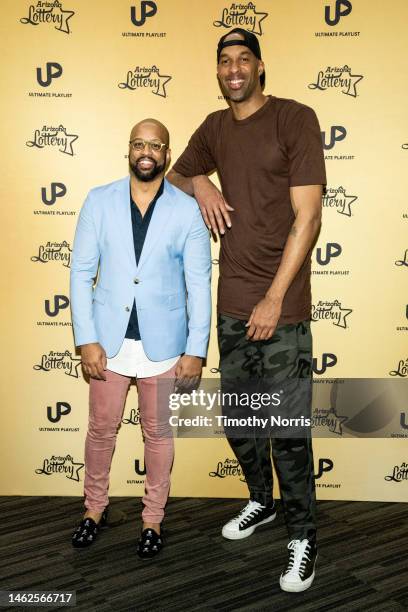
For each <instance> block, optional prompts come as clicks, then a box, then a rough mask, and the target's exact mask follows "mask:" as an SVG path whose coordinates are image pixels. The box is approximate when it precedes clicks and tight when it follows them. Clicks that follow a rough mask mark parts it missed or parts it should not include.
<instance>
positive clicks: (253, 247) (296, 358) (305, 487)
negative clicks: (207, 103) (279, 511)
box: [168, 28, 326, 591]
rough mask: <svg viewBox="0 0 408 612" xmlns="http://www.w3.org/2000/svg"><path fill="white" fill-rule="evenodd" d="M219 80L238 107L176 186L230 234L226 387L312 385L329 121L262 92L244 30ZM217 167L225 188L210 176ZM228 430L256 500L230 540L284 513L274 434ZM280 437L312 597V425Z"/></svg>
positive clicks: (283, 480) (297, 574) (225, 275)
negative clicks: (275, 493)
mask: <svg viewBox="0 0 408 612" xmlns="http://www.w3.org/2000/svg"><path fill="white" fill-rule="evenodd" d="M217 74H218V80H219V83H220V86H221V89H222V91H223V93H224V95H225V96H226V97H227V99H228V101H229V108H228V109H227V110H223V111H217V112H214V113H211V114H210V115H208V117H207V118H206V119H205V121H204V122H203V123H202V125H201V126H200V127H199V128H198V129H197V130H196V132H195V133H194V134H193V136H192V137H191V139H190V141H189V143H188V146H187V148H186V150H185V151H184V153H183V154H182V155H181V157H180V158H179V159H178V160H177V162H176V164H175V165H174V166H173V169H172V170H171V171H170V173H169V174H168V179H169V181H171V182H173V183H174V184H175V185H177V186H178V187H180V188H181V189H183V190H184V191H186V192H187V193H189V194H190V195H194V196H195V198H196V199H197V201H198V203H199V205H200V208H201V212H202V214H203V217H204V220H205V222H206V224H207V226H208V228H209V229H211V230H212V231H218V232H219V234H220V236H221V253H220V276H219V285H218V339H219V347H220V370H221V385H222V388H223V390H231V389H232V388H234V385H235V384H238V383H239V384H240V385H242V384H245V383H248V384H250V383H253V381H254V380H258V381H259V380H263V381H265V380H268V382H269V383H270V382H272V383H273V384H274V385H275V389H276V388H277V387H278V388H279V386H280V387H281V388H282V387H283V386H284V384H285V383H287V382H288V381H292V382H293V381H294V382H295V383H296V381H298V382H300V381H301V380H303V381H304V380H308V381H309V382H310V378H311V363H312V342H311V334H310V314H311V293H310V258H311V248H312V245H313V242H314V240H315V238H316V235H317V233H318V230H319V227H320V218H321V199H322V186H323V185H325V183H326V176H325V167H324V157H323V149H322V142H321V135H320V128H319V124H318V121H317V118H316V115H315V113H314V111H313V110H312V109H311V108H309V107H307V106H305V105H303V104H300V103H298V102H295V101H294V100H287V99H283V98H277V97H275V96H265V95H264V94H263V85H264V81H265V67H264V63H263V61H262V59H261V52H260V48H259V42H258V39H257V38H256V36H255V35H254V34H251V33H249V32H247V31H245V30H242V29H240V28H235V29H234V30H231V31H230V32H229V33H228V34H226V35H224V36H223V37H222V38H221V39H220V41H219V43H218V49H217ZM214 170H217V172H218V175H219V179H220V183H221V188H222V193H221V192H220V191H219V190H218V189H217V188H216V187H215V186H214V184H213V183H212V182H211V181H210V180H209V179H208V177H207V175H208V174H209V173H211V172H212V171H214ZM296 393H297V392H295V393H294V394H293V393H292V395H289V396H288V397H289V398H290V400H289V402H286V404H285V410H287V416H288V417H290V416H291V415H292V412H293V415H294V414H299V406H298V405H296V404H299V402H303V404H304V402H305V397H309V395H308V394H307V393H306V394H305V393H303V394H302V393H301V397H300V396H299V395H297V394H296ZM302 408H303V414H304V406H302ZM307 409H308V410H309V412H310V400H309V401H308V406H307ZM226 433H227V436H228V439H229V442H230V444H231V446H232V448H233V450H234V452H235V454H236V456H237V458H238V460H239V462H240V464H241V467H242V470H243V472H244V474H245V478H246V482H247V484H248V488H249V491H250V501H249V502H248V504H247V505H246V506H245V508H243V510H242V511H241V512H240V514H239V515H238V516H237V517H235V518H233V519H232V520H231V521H229V522H228V523H227V524H226V525H224V527H223V530H222V535H223V536H224V537H226V538H228V539H241V538H245V537H247V536H249V535H251V534H252V533H253V532H254V530H255V529H256V527H258V526H259V525H261V524H265V523H268V522H270V521H272V520H273V519H274V518H275V516H276V511H275V505H274V502H273V498H272V488H273V482H272V464H271V458H270V451H271V446H270V438H269V436H258V435H250V434H248V435H247V436H246V437H242V436H234V435H231V434H230V435H229V434H228V431H227V430H226ZM272 437H273V444H272V454H273V459H274V464H275V468H276V472H277V475H278V479H279V484H280V491H281V499H282V503H283V509H284V515H285V520H286V524H287V527H288V532H289V538H290V542H289V545H288V549H289V561H288V566H287V568H286V569H285V570H284V572H283V573H282V574H281V577H280V585H281V588H282V589H284V590H286V591H302V590H305V589H307V588H308V587H309V586H310V585H311V584H312V582H313V579H314V567H315V560H316V556H317V548H316V524H315V504H316V500H315V488H314V471H313V451H312V445H311V437H310V429H309V430H307V431H306V434H303V435H302V436H299V435H297V436H296V437H294V436H292V437H287V436H286V437H282V436H280V437H277V436H274V435H273V434H272Z"/></svg>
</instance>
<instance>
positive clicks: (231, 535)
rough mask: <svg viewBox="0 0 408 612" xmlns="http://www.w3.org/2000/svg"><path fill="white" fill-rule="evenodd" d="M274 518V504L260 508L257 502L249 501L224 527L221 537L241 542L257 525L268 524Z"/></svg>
mask: <svg viewBox="0 0 408 612" xmlns="http://www.w3.org/2000/svg"><path fill="white" fill-rule="evenodd" d="M275 518H276V510H275V504H274V503H272V505H270V506H262V505H261V504H260V503H259V502H256V501H252V500H250V501H249V502H248V503H247V505H246V506H245V508H243V509H242V510H241V512H240V513H239V514H238V516H236V517H235V518H233V519H232V520H231V521H229V522H228V523H226V524H225V525H224V527H223V528H222V535H223V536H224V538H227V540H242V539H243V538H247V537H248V536H250V535H252V534H253V533H254V531H255V529H256V528H257V527H259V525H265V523H270V522H271V521H273V520H274V519H275Z"/></svg>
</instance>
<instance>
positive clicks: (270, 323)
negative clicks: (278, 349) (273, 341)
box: [246, 297, 282, 342]
mask: <svg viewBox="0 0 408 612" xmlns="http://www.w3.org/2000/svg"><path fill="white" fill-rule="evenodd" d="M281 311H282V302H281V301H280V300H275V299H273V298H269V297H264V298H263V299H262V300H261V301H260V302H258V304H257V305H256V306H254V308H253V310H252V313H251V316H250V317H249V320H248V323H247V324H246V327H248V331H247V335H246V337H247V340H251V341H253V342H255V341H256V340H269V338H272V335H273V332H274V331H275V329H276V325H277V324H278V321H279V317H280V315H281Z"/></svg>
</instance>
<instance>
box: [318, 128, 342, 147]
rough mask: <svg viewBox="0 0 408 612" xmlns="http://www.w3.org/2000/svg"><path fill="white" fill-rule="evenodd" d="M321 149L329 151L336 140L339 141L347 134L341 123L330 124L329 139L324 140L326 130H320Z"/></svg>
mask: <svg viewBox="0 0 408 612" xmlns="http://www.w3.org/2000/svg"><path fill="white" fill-rule="evenodd" d="M321 134H322V143H323V149H324V150H325V151H329V150H330V149H333V147H334V145H335V144H336V142H341V141H342V140H344V139H345V138H346V136H347V130H346V128H345V127H343V126H342V125H332V126H331V128H330V139H329V142H326V132H321Z"/></svg>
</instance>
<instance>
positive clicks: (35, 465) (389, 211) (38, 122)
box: [0, 0, 408, 501]
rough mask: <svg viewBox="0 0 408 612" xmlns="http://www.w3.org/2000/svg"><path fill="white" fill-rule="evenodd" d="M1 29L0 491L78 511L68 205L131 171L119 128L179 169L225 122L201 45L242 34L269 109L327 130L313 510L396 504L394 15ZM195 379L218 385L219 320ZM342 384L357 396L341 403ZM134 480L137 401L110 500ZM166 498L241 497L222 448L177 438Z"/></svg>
mask: <svg viewBox="0 0 408 612" xmlns="http://www.w3.org/2000/svg"><path fill="white" fill-rule="evenodd" d="M1 16H2V19H1V22H2V23H1V40H2V43H3V52H2V54H3V60H4V61H3V72H4V76H3V80H2V82H3V94H2V96H1V100H0V108H1V113H2V119H3V121H2V123H3V127H2V134H1V143H2V149H3V163H2V165H3V168H2V169H3V170H4V172H3V177H2V181H1V190H2V215H1V216H2V228H3V230H2V231H3V233H2V239H1V241H0V248H1V262H2V266H3V274H2V279H3V297H2V300H1V326H2V338H3V366H2V374H3V383H2V385H1V393H2V427H1V434H0V436H1V448H2V462H1V470H2V480H1V491H0V493H1V494H3V495H78V496H80V495H82V488H83V478H84V454H83V447H84V440H85V435H86V427H87V413H88V384H87V382H86V381H85V380H84V378H83V376H82V372H81V363H80V356H79V355H78V354H77V353H76V352H75V347H74V343H73V335H72V326H71V321H70V302H69V271H70V262H71V255H72V244H73V236H74V231H75V225H76V222H77V219H78V213H79V210H80V207H81V205H82V203H83V201H84V198H85V196H86V194H87V192H88V191H89V189H91V188H92V187H94V186H96V185H100V184H104V183H108V182H110V181H113V180H115V179H117V178H120V177H122V176H125V175H126V174H127V142H128V137H129V132H130V129H131V127H132V125H133V124H134V123H136V122H137V121H139V120H141V119H142V118H145V117H149V116H151V117H156V118H157V119H159V120H160V121H162V122H163V123H165V124H166V125H167V126H168V128H169V130H170V133H171V149H172V156H173V160H175V159H177V157H178V155H179V154H180V153H181V152H182V150H183V149H184V147H185V145H186V143H187V141H188V138H189V137H190V135H191V133H192V132H193V131H194V129H195V128H196V127H197V126H198V125H199V124H200V123H201V122H202V121H203V119H204V118H205V116H206V115H207V114H208V113H209V112H212V111H214V110H217V109H222V108H225V101H224V100H223V98H222V95H221V92H220V90H219V88H218V84H217V79H216V44H217V41H218V39H219V37H220V36H222V35H223V34H225V33H226V32H228V30H229V29H231V28H233V27H235V26H241V27H244V28H246V29H248V30H249V31H251V32H254V33H255V34H257V35H258V36H259V39H260V43H261V49H262V54H263V59H264V61H265V64H266V75H267V79H266V88H265V93H271V94H274V95H276V96H280V97H285V98H293V99H296V100H298V101H300V102H303V103H305V104H307V105H309V106H311V107H313V108H314V109H315V110H316V113H317V115H318V118H319V121H320V125H321V130H322V140H323V146H324V150H325V157H326V164H327V175H328V189H327V194H326V195H325V196H324V200H323V225H322V230H321V233H320V236H319V239H318V242H317V244H316V248H315V250H314V252H313V277H312V286H313V324H312V329H313V333H314V357H315V358H314V372H315V381H316V382H315V389H316V390H317V394H316V397H315V400H314V406H313V434H314V450H315V464H316V466H315V471H316V484H317V487H318V491H317V492H318V497H319V498H320V499H351V500H388V501H408V440H407V437H408V405H407V404H406V401H405V398H406V397H407V394H406V393H405V386H402V383H403V382H404V379H406V378H407V377H408V346H407V340H408V295H407V281H408V234H407V229H408V205H407V163H408V124H407V123H408V122H407V113H406V100H407V93H408V86H407V80H406V78H405V75H406V51H407V50H406V31H405V23H406V18H407V17H408V6H407V4H406V2H405V0H394V2H393V3H392V6H391V5H390V6H389V7H388V6H385V5H384V3H383V2H380V1H379V0H375V1H373V0H352V1H349V0H344V1H339V0H309V1H308V2H304V1H303V0H285V1H283V0H255V1H254V2H249V3H246V2H243V3H231V2H227V1H226V0H211V1H209V2H199V1H198V0H177V2H169V1H166V0H147V1H146V0H143V1H142V2H140V1H137V2H136V1H134V0H116V1H115V2H112V1H109V0H98V1H96V0H62V1H61V2H58V1H55V2H52V1H32V2H30V0H3V1H2V3H1ZM213 178H214V177H213ZM214 180H215V181H216V180H217V179H216V178H214ZM218 248H219V244H218V243H213V244H212V249H213V251H212V253H213V288H214V292H213V295H214V307H215V295H216V292H215V288H216V284H217V276H218ZM204 376H205V377H206V378H217V377H218V376H219V373H218V351H217V344H216V333H215V323H214V322H213V327H212V334H211V341H210V349H209V356H208V362H207V367H206V369H205V372H204ZM333 378H336V379H338V381H337V385H336V388H335V389H334V387H333V385H332V383H331V382H330V379H333ZM348 379H365V380H364V381H361V384H360V385H359V386H358V389H357V387H356V389H357V390H356V391H355V393H350V390H349V391H348V392H344V393H343V394H342V389H343V390H344V387H343V388H342V386H341V384H342V382H344V383H345V384H346V382H347V380H348ZM370 381H371V382H372V383H373V384H370ZM326 383H327V386H325V384H326ZM397 383H399V384H397ZM390 385H391V387H392V388H391V387H390ZM325 389H326V391H325ZM144 476H145V467H144V459H143V440H142V434H141V430H140V424H139V412H138V406H137V392H136V389H135V386H134V385H132V387H131V389H130V392H129V395H128V398H127V402H126V406H125V410H124V414H123V420H122V426H121V430H120V432H119V436H118V444H117V449H116V452H115V455H114V459H113V465H112V472H111V488H110V492H111V495H129V496H140V495H141V494H142V491H143V487H144ZM171 494H172V495H175V496H214V497H246V496H247V491H246V486H245V483H244V481H243V477H242V474H241V471H240V469H239V466H238V465H237V463H236V461H235V460H234V456H233V454H232V451H231V450H230V447H229V445H228V443H227V441H226V440H225V439H224V438H222V437H219V438H215V437H214V438H208V439H206V438H199V439H198V438H189V437H181V438H178V439H177V440H176V459H175V464H174V470H173V483H172V489H171ZM275 494H276V495H277V496H278V495H279V492H278V490H276V491H275Z"/></svg>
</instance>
